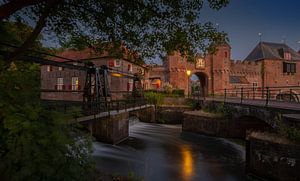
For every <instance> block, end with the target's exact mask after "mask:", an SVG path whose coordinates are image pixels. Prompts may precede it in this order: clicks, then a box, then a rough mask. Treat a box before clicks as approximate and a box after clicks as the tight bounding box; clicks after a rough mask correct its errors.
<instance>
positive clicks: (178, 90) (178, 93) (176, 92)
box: [172, 89, 184, 97]
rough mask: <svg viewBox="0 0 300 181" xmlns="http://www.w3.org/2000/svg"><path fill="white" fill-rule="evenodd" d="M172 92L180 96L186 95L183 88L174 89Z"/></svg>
mask: <svg viewBox="0 0 300 181" xmlns="http://www.w3.org/2000/svg"><path fill="white" fill-rule="evenodd" d="M172 94H175V95H178V96H182V97H183V96H184V90H183V89H174V90H173V91H172Z"/></svg>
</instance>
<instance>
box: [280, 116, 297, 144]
mask: <svg viewBox="0 0 300 181" xmlns="http://www.w3.org/2000/svg"><path fill="white" fill-rule="evenodd" d="M275 121H276V127H277V129H278V132H279V134H280V135H281V136H282V137H285V138H287V139H289V140H291V141H294V142H296V143H298V144H300V130H299V129H297V128H295V127H291V126H289V125H286V124H285V123H284V122H283V120H282V117H281V115H278V116H277V118H276V120H275Z"/></svg>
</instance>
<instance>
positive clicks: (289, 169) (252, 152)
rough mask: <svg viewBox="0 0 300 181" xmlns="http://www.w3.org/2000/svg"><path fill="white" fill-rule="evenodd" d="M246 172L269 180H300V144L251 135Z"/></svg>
mask: <svg viewBox="0 0 300 181" xmlns="http://www.w3.org/2000/svg"><path fill="white" fill-rule="evenodd" d="M268 137H269V136H268ZM246 172H247V174H249V175H255V176H258V177H260V178H264V179H267V180H295V181H296V180H300V145H296V144H293V143H289V142H284V143H283V142H278V137H277V136H274V138H273V140H267V139H264V138H259V137H257V136H251V135H250V136H249V138H248V141H247V144H246Z"/></svg>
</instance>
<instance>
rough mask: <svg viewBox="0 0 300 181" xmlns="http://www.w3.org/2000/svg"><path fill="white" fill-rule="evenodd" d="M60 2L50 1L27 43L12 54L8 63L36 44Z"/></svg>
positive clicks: (8, 58)
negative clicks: (49, 17) (50, 15)
mask: <svg viewBox="0 0 300 181" xmlns="http://www.w3.org/2000/svg"><path fill="white" fill-rule="evenodd" d="M58 1H59V0H49V1H48V2H47V3H46V6H45V9H44V11H43V12H42V14H41V16H40V18H39V20H38V22H37V23H36V26H35V28H34V30H33V31H32V33H31V34H30V35H29V37H28V38H27V39H26V40H25V42H24V43H23V44H22V45H21V46H20V47H19V48H18V49H16V50H15V51H14V52H12V53H11V54H10V55H9V56H8V57H7V58H6V61H7V63H10V62H12V61H13V60H15V59H17V58H18V57H19V56H20V55H22V53H23V52H24V51H25V50H26V49H27V48H28V47H29V46H30V45H32V44H33V43H34V41H35V40H36V38H37V37H38V35H39V34H40V33H41V31H42V30H43V28H44V27H45V25H46V22H47V17H48V16H49V14H50V13H51V11H52V10H53V9H54V8H55V7H56V6H57V3H58Z"/></svg>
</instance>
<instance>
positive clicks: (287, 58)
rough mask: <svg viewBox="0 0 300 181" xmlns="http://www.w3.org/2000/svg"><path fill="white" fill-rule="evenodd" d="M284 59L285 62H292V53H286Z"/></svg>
mask: <svg viewBox="0 0 300 181" xmlns="http://www.w3.org/2000/svg"><path fill="white" fill-rule="evenodd" d="M283 58H284V59H285V60H291V59H292V56H291V53H290V52H284V54H283Z"/></svg>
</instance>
